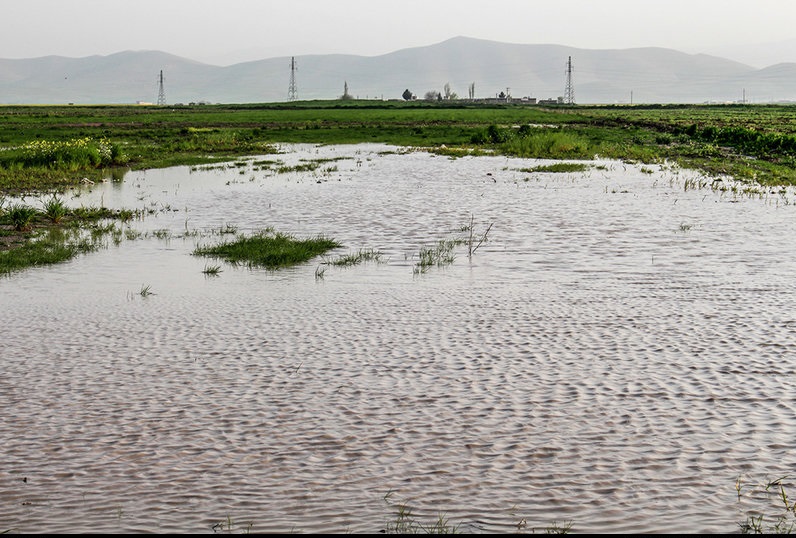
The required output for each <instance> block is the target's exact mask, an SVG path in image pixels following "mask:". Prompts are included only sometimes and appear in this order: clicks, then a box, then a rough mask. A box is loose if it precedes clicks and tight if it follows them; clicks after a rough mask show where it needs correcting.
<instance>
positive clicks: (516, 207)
mask: <svg viewBox="0 0 796 538" xmlns="http://www.w3.org/2000/svg"><path fill="white" fill-rule="evenodd" d="M544 164H550V162H540V161H532V160H520V159H507V158H505V157H477V158H473V157H462V158H457V159H452V158H449V157H445V156H435V155H430V154H427V153H423V152H406V151H401V150H399V149H398V148H390V147H384V146H368V145H364V146H342V147H315V146H286V147H284V148H283V153H281V154H278V155H269V156H265V157H258V158H252V159H247V160H241V161H240V162H238V163H236V164H230V165H228V166H216V167H206V168H195V169H191V168H188V167H178V168H172V169H166V170H152V171H146V172H129V173H128V174H127V175H126V176H125V178H124V180H123V181H115V182H109V183H104V184H97V185H94V186H91V187H89V188H86V189H84V190H81V191H79V192H76V193H74V194H72V195H70V197H69V198H68V201H69V203H70V204H71V205H81V204H85V205H92V204H93V205H98V204H102V205H105V206H107V207H111V208H131V209H139V208H140V209H145V210H146V212H147V213H148V214H147V215H146V216H145V217H143V218H142V219H139V220H134V221H132V222H130V223H129V224H126V225H124V226H125V227H126V233H125V239H124V240H123V241H121V243H120V244H118V245H115V244H109V245H108V248H106V249H102V250H100V251H99V252H96V253H92V254H89V255H86V256H82V257H80V258H77V259H75V260H73V261H71V262H69V263H65V264H62V265H57V266H53V267H49V268H43V269H31V270H27V271H24V272H20V273H14V274H12V275H11V276H9V277H5V278H2V279H0V306H1V308H0V323H2V327H3V328H4V333H3V336H2V359H1V360H2V362H1V363H0V364H1V365H2V370H1V372H2V375H0V405H2V408H3V414H2V419H0V438H1V439H2V443H0V461H1V462H2V465H0V532H2V531H5V530H9V531H11V532H24V533H67V532H75V533H95V532H102V533H125V532H159V533H160V532H163V533H165V532H175V533H213V532H215V531H223V532H233V533H236V532H248V531H250V532H277V533H287V532H299V533H301V532H303V533H318V532H328V533H345V532H351V533H372V532H379V531H382V530H386V531H390V530H395V529H396V527H399V526H400V525H401V524H417V525H420V524H422V525H428V526H433V525H434V524H435V523H436V522H438V521H439V518H440V516H442V517H443V519H444V520H445V521H446V522H447V523H448V524H449V525H450V526H452V527H456V528H457V530H459V531H461V532H487V533H511V532H528V533H530V532H532V531H535V532H537V533H538V532H544V531H545V530H550V529H555V528H562V527H565V526H567V525H570V524H571V530H572V532H578V533H587V532H595V533H609V532H614V533H657V532H687V533H691V532H694V533H695V532H711V533H720V532H735V531H737V530H738V528H739V527H738V525H739V522H743V521H744V520H745V519H746V510H749V509H751V508H761V507H766V506H769V505H768V504H767V503H766V502H765V501H766V500H765V499H760V498H759V497H755V498H753V497H752V496H749V497H747V496H744V495H741V496H739V494H738V491H737V489H736V483H737V480H738V479H739V477H741V478H742V483H743V484H748V486H744V487H748V488H750V489H751V488H752V487H754V485H755V484H759V483H761V482H763V483H764V482H765V480H766V479H767V478H776V477H781V476H784V475H787V474H788V473H790V472H791V471H792V470H793V469H794V467H795V466H796V450H795V449H794V443H793V440H794V433H793V432H794V431H796V400H794V398H793V395H792V391H793V390H794V381H796V377H794V376H795V374H796V247H794V242H793V238H794V237H796V218H794V217H796V207H794V205H793V202H794V201H796V196H794V194H793V192H792V191H782V192H767V191H763V190H755V191H753V192H744V190H743V188H737V187H736V186H734V185H732V184H731V183H729V182H721V181H717V182H715V183H713V182H712V180H710V179H705V178H702V177H700V176H699V175H698V174H696V173H692V172H689V171H683V170H678V169H673V168H669V167H660V166H649V165H648V166H641V165H637V166H633V165H625V164H622V163H618V162H613V161H599V160H598V161H594V162H590V163H587V164H588V165H589V167H588V169H587V170H586V171H583V172H566V173H549V172H542V171H530V170H529V169H531V168H533V167H536V166H539V165H544ZM310 165H311V166H310ZM311 168H314V170H312V169H311ZM471 223H472V225H471ZM267 227H272V228H273V229H275V230H277V231H280V232H285V233H290V234H294V235H297V236H301V237H304V236H316V235H324V236H328V237H332V238H334V239H336V240H337V241H339V242H340V243H342V244H343V245H345V246H344V247H343V248H341V249H338V250H336V251H333V252H331V253H329V254H328V256H326V257H322V258H319V259H317V260H313V261H312V262H310V263H308V264H305V265H301V266H298V267H295V268H291V269H285V270H279V271H267V270H263V269H251V268H248V267H243V266H238V267H235V266H231V265H228V264H225V263H224V262H222V261H219V260H214V259H208V258H204V257H199V256H194V255H193V250H194V249H195V248H196V247H197V246H198V245H208V244H214V243H217V242H220V241H224V240H228V239H230V238H231V237H234V234H241V233H242V234H250V233H254V232H257V231H259V230H262V229H264V228H267ZM471 230H472V236H473V238H474V243H473V244H474V245H475V244H477V240H478V239H485V241H484V242H483V243H481V244H480V246H479V247H478V248H477V250H475V252H474V253H473V254H472V256H470V255H468V254H469V252H468V251H469V246H470V242H469V238H470V234H471ZM452 240H456V241H457V242H456V243H455V247H454V249H453V251H452V254H453V255H454V258H453V259H452V260H451V259H448V260H446V261H445V262H444V263H440V264H439V265H432V266H428V267H423V266H420V265H418V262H419V260H420V252H421V250H422V249H424V248H434V247H435V245H439V242H440V241H452ZM371 249H372V250H374V251H377V252H379V253H380V257H379V259H377V260H370V261H365V262H364V263H361V264H356V265H350V266H338V265H333V264H330V263H328V262H330V261H332V260H333V259H335V258H336V257H338V256H342V255H345V254H350V253H356V252H358V251H360V250H371ZM210 266H219V270H220V272H218V273H217V274H210V273H209V272H208V271H207V269H208V267H210ZM761 503H762V504H761ZM774 506H775V505H774ZM402 507H403V508H405V509H406V510H411V515H409V516H406V517H403V518H401V517H400V516H399V515H397V514H398V513H399V511H400V510H401V508H402ZM404 514H405V515H406V512H404ZM775 514H776V512H775ZM416 528H418V527H416Z"/></svg>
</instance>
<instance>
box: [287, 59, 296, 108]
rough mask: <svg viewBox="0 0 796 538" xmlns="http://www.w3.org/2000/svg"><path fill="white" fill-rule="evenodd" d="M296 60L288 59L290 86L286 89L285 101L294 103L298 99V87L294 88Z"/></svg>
mask: <svg viewBox="0 0 796 538" xmlns="http://www.w3.org/2000/svg"><path fill="white" fill-rule="evenodd" d="M296 69H298V67H296V58H295V56H291V57H290V86H289V87H288V89H287V100H288V101H295V100H296V99H298V87H297V86H296Z"/></svg>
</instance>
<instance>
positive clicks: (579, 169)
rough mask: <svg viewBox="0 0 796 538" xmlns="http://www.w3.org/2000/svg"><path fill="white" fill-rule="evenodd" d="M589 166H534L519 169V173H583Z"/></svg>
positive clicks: (557, 164)
mask: <svg viewBox="0 0 796 538" xmlns="http://www.w3.org/2000/svg"><path fill="white" fill-rule="evenodd" d="M589 168H591V165H588V164H585V163H554V164H545V165H540V166H534V167H532V168H520V169H519V172H526V173H532V172H551V173H557V174H560V173H568V172H585V171H587V170H588V169H589Z"/></svg>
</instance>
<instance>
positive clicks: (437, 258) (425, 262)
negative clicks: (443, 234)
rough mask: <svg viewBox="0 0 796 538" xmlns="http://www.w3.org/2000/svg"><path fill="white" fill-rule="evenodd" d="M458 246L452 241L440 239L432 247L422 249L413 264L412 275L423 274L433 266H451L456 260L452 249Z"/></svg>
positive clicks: (456, 242)
mask: <svg viewBox="0 0 796 538" xmlns="http://www.w3.org/2000/svg"><path fill="white" fill-rule="evenodd" d="M457 244H459V242H458V241H456V240H453V239H442V240H440V241H438V242H437V244H436V245H434V246H433V247H422V248H421V249H420V253H419V255H418V257H419V260H418V261H417V263H415V267H414V273H415V274H418V273H425V272H426V271H428V269H429V268H431V267H433V266H435V265H436V266H438V267H443V266H447V265H451V264H452V263H453V261H454V260H455V259H456V255H455V254H454V253H453V249H454V248H455V247H456V245H457Z"/></svg>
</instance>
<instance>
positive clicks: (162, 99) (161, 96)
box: [158, 69, 166, 106]
mask: <svg viewBox="0 0 796 538" xmlns="http://www.w3.org/2000/svg"><path fill="white" fill-rule="evenodd" d="M158 106H166V90H164V89H163V70H162V69H161V70H160V76H159V77H158Z"/></svg>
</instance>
